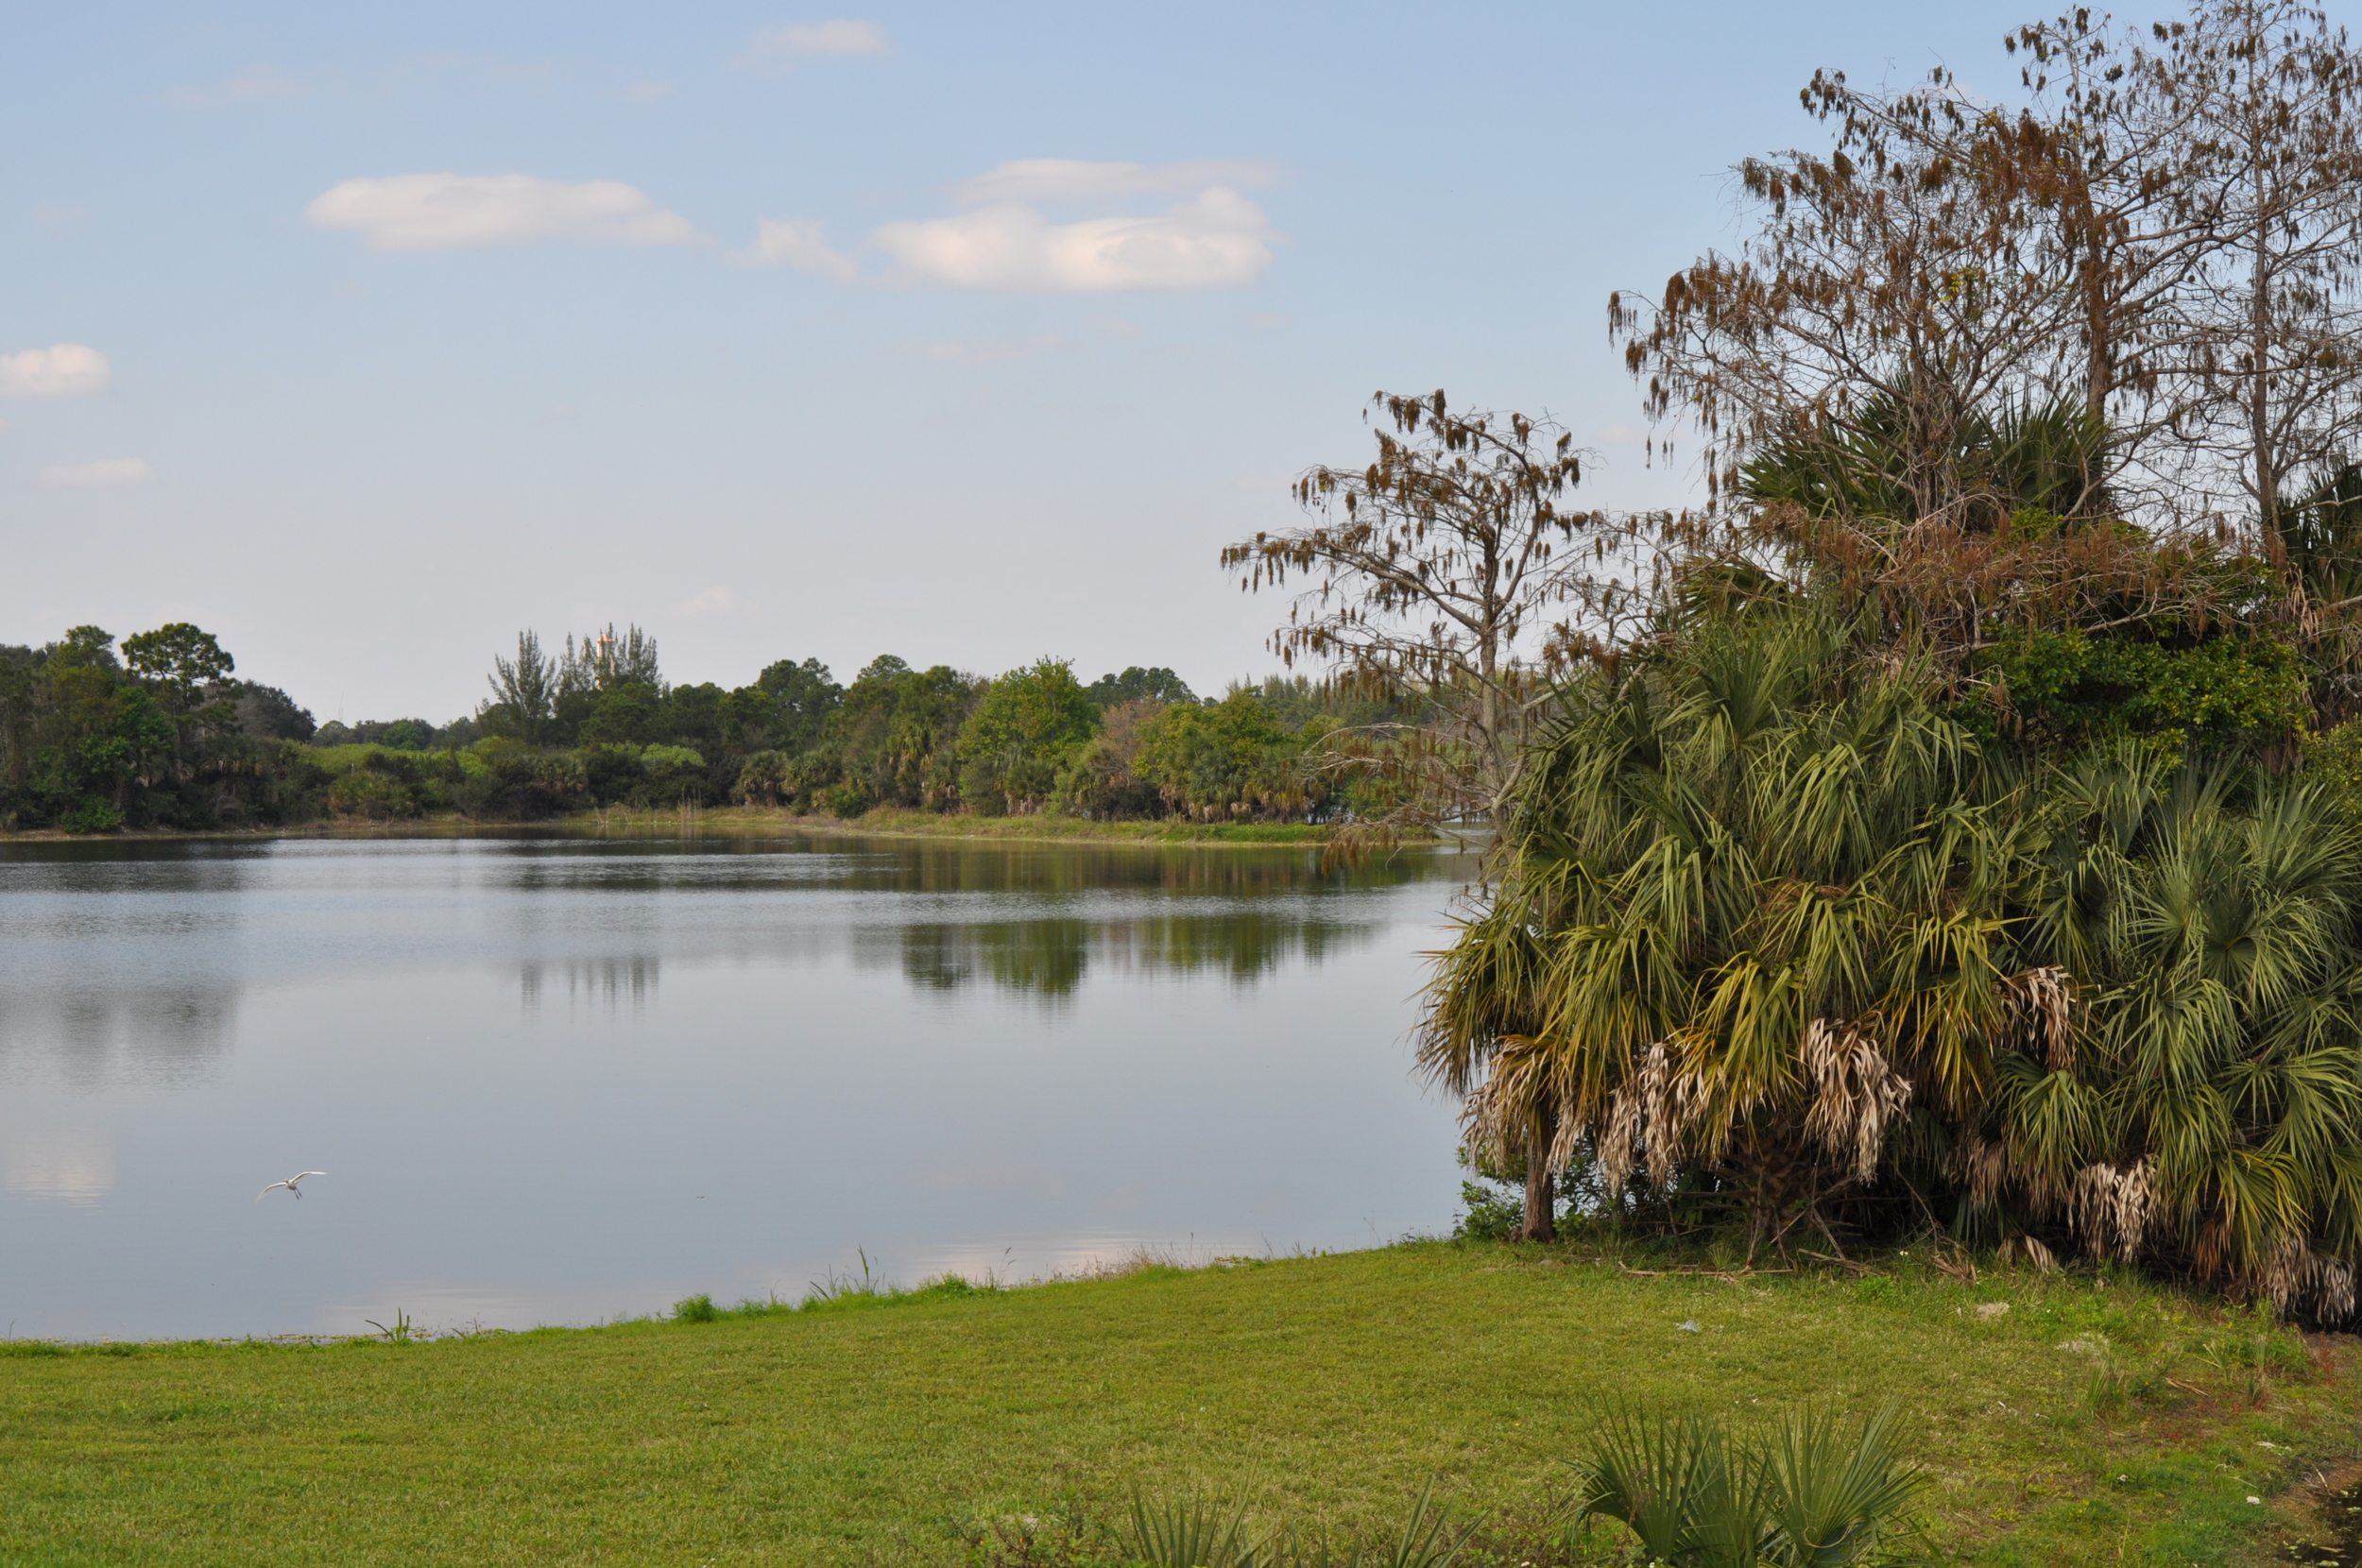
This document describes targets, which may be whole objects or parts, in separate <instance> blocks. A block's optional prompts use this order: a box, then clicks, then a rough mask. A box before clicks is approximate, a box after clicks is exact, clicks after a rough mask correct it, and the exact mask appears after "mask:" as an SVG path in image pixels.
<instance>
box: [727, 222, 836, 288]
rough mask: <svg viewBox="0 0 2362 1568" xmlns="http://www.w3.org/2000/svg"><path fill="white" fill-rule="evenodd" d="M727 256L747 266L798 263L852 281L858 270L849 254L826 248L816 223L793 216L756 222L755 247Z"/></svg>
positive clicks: (828, 276)
mask: <svg viewBox="0 0 2362 1568" xmlns="http://www.w3.org/2000/svg"><path fill="white" fill-rule="evenodd" d="M730 259H731V260H732V261H736V262H744V263H745V264H748V265H750V266H793V267H801V268H802V269H803V270H804V271H806V272H817V273H819V274H820V275H821V276H822V277H825V278H833V279H835V280H836V281H838V282H840V283H849V282H851V281H853V278H854V276H855V275H856V274H857V273H859V272H860V271H861V266H860V264H858V263H857V262H855V261H854V260H853V258H852V257H850V256H847V255H846V254H845V253H844V252H843V251H841V250H831V249H830V248H829V242H828V241H827V240H826V239H824V238H823V237H822V236H821V232H820V226H819V225H818V224H816V223H799V222H797V221H796V219H794V218H764V219H762V221H761V222H759V223H757V224H756V225H755V246H754V248H753V249H752V250H744V251H740V252H738V253H737V254H736V255H734V256H732V257H731V258H730Z"/></svg>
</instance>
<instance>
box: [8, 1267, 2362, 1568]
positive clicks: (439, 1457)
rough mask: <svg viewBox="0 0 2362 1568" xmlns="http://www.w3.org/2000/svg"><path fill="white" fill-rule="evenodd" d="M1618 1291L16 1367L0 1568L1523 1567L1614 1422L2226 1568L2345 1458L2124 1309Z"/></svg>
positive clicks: (1338, 1282) (651, 1325) (868, 1309)
mask: <svg viewBox="0 0 2362 1568" xmlns="http://www.w3.org/2000/svg"><path fill="white" fill-rule="evenodd" d="M1647 1261H1648V1260H1647V1259H1645V1258H1642V1257H1640V1256H1638V1255H1637V1254H1628V1255H1627V1256H1625V1257H1623V1258H1617V1257H1611V1256H1598V1255H1593V1254H1589V1253H1582V1252H1578V1251H1573V1250H1568V1249H1554V1248H1533V1247H1519V1248H1511V1247H1500V1246H1490V1245H1467V1246H1463V1245H1457V1244H1452V1243H1442V1242H1425V1243H1409V1244H1403V1245H1399V1246H1395V1247H1392V1248H1385V1249H1379V1250H1376V1251H1372V1252H1366V1253H1336V1254H1328V1255H1324V1256H1318V1257H1309V1258H1299V1259H1286V1260H1277V1261H1254V1260H1226V1262H1225V1266H1223V1267H1208V1268H1201V1269H1194V1270H1190V1269H1180V1268H1174V1267H1171V1266H1164V1265H1156V1264H1154V1263H1150V1264H1146V1265H1145V1266H1141V1267H1136V1268H1131V1269H1128V1270H1109V1271H1107V1272H1105V1273H1104V1274H1102V1275H1101V1276H1100V1277H1096V1278H1086V1279H1080V1280H1071V1281H1065V1282H1053V1283H1047V1284H1042V1285H1038V1286H1024V1287H1014V1288H1012V1287H1005V1286H1002V1285H1000V1284H998V1283H994V1282H986V1283H983V1284H978V1283H974V1282H967V1281H959V1282H950V1281H936V1282H933V1283H932V1284H929V1285H923V1286H920V1287H914V1288H912V1289H908V1290H902V1291H895V1290H891V1289H886V1288H881V1287H866V1288H858V1287H849V1286H848V1287H841V1288H837V1289H835V1290H833V1291H832V1292H831V1291H824V1292H822V1293H820V1294H819V1295H817V1296H815V1297H814V1298H813V1299H809V1300H808V1301H806V1302H804V1303H799V1304H792V1305H791V1304H780V1303H767V1302H766V1303H750V1304H744V1305H742V1306H741V1307H737V1308H725V1307H720V1306H714V1305H712V1304H710V1303H707V1304H705V1305H704V1306H698V1305H697V1303H698V1301H699V1298H694V1297H693V1298H691V1299H690V1302H689V1303H688V1304H684V1305H685V1306H686V1307H688V1310H687V1311H685V1312H683V1311H676V1314H675V1315H674V1316H672V1317H671V1318H667V1319H661V1320H642V1321H631V1322H623V1323H617V1324H613V1325H609V1326H606V1327H599V1328H583V1329H539V1330H534V1331H530V1332H524V1333H516V1334H507V1333H483V1334H472V1335H465V1336H452V1337H445V1338H426V1339H414V1340H412V1341H411V1342H404V1343H393V1342H388V1341H387V1340H385V1339H382V1338H369V1339H349V1340H338V1341H329V1342H317V1343H300V1344H273V1343H268V1342H254V1343H237V1344H226V1343H218V1342H191V1343H163V1344H150V1345H128V1346H126V1345H64V1346H60V1345H54V1344H50V1345H43V1346H40V1347H36V1346H32V1345H26V1344H25V1343H23V1342H21V1341H20V1342H15V1343H12V1344H9V1345H6V1346H0V1560H6V1561H9V1562H11V1563H18V1562H23V1563H36V1564H64V1563H77V1564H78V1563H96V1562H107V1563H144V1562H167V1561H169V1562H174V1563H192V1564H209V1563H224V1564H227V1563H232V1562H235V1563H242V1564H245V1563H254V1564H262V1563H296V1562H318V1561H329V1560H334V1561H345V1562H476V1561H486V1560H499V1561H504V1562H521V1563H542V1562H583V1561H614V1562H642V1561H657V1560H688V1561H697V1562H705V1561H711V1562H714V1563H716V1564H726V1563H754V1562H796V1563H823V1564H846V1565H854V1564H873V1563H904V1562H907V1563H916V1564H944V1565H950V1564H961V1563H987V1562H995V1561H999V1562H1017V1561H1028V1560H1030V1561H1034V1562H1044V1563H1046V1562H1053V1561H1061V1562H1070V1563H1089V1562H1093V1561H1098V1560H1104V1558H1103V1557H1094V1556H1093V1555H1092V1554H1093V1553H1094V1552H1104V1548H1105V1547H1106V1546H1107V1545H1108V1543H1109V1542H1111V1540H1112V1537H1111V1536H1109V1534H1108V1533H1107V1532H1108V1529H1109V1527H1110V1525H1111V1524H1112V1522H1114V1521H1117V1520H1118V1519H1120V1518H1121V1516H1122V1514H1123V1510H1124V1508H1126V1506H1127V1500H1128V1498H1129V1497H1130V1495H1131V1493H1132V1490H1133V1489H1134V1488H1136V1487H1138V1488H1140V1489H1143V1490H1145V1491H1149V1492H1151V1493H1153V1494H1162V1495H1168V1496H1171V1495H1179V1494H1184V1493H1190V1492H1195V1491H1201V1490H1202V1491H1204V1492H1206V1493H1207V1494H1209V1495H1212V1494H1220V1495H1224V1496H1232V1495H1243V1496H1245V1497H1247V1498H1248V1499H1249V1501H1250V1506H1251V1508H1252V1509H1253V1512H1254V1514H1255V1517H1256V1518H1257V1520H1258V1522H1260V1523H1263V1524H1275V1523H1280V1522H1285V1523H1288V1524H1290V1525H1295V1526H1299V1527H1302V1528H1304V1529H1305V1530H1306V1531H1308V1533H1326V1534H1329V1535H1331V1536H1333V1537H1334V1538H1335V1539H1337V1540H1339V1541H1341V1542H1342V1541H1347V1540H1355V1539H1367V1540H1377V1539H1379V1538H1382V1537H1384V1536H1385V1535H1386V1534H1388V1532H1390V1531H1391V1530H1392V1529H1394V1528H1395V1527H1396V1526H1397V1525H1398V1524H1399V1520H1400V1518H1401V1517H1402V1514H1403V1510H1404V1509H1405V1508H1408V1506H1409V1505H1410V1503H1411V1501H1412V1499H1413V1498H1414V1497H1416V1496H1417V1495H1419V1493H1420V1492H1421V1491H1422V1489H1423V1488H1426V1487H1429V1486H1430V1485H1431V1486H1432V1487H1433V1489H1434V1491H1433V1495H1434V1496H1435V1498H1436V1499H1437V1500H1438V1501H1439V1502H1444V1503H1448V1504H1450V1505H1452V1506H1453V1507H1454V1508H1457V1509H1460V1510H1463V1511H1467V1512H1474V1511H1478V1510H1481V1511H1483V1512H1485V1513H1486V1515H1487V1521H1488V1522H1487V1524H1486V1525H1485V1526H1484V1529H1483V1531H1482V1533H1481V1536H1480V1539H1479V1545H1480V1546H1481V1548H1482V1551H1481V1555H1480V1556H1478V1557H1477V1558H1475V1559H1472V1560H1474V1561H1478V1562H1491V1563H1498V1564H1507V1563H1514V1562H1521V1561H1526V1560H1533V1561H1535V1562H1537V1563H1538V1562H1540V1561H1542V1560H1544V1559H1540V1558H1535V1557H1534V1556H1533V1552H1534V1550H1535V1549H1536V1547H1537V1546H1538V1545H1539V1544H1541V1543H1543V1542H1545V1541H1546V1539H1547V1538H1548V1536H1549V1532H1550V1530H1551V1529H1552V1527H1553V1517H1552V1516H1553V1509H1554V1508H1555V1507H1556V1506H1557V1505H1558V1504H1563V1502H1564V1500H1565V1496H1566V1486H1567V1482H1568V1477H1569V1474H1570V1472H1569V1469H1568V1461H1569V1460H1570V1459H1572V1458H1573V1457H1575V1456H1576V1455H1577V1453H1578V1452H1579V1450H1580V1449H1581V1447H1582V1445H1583V1441H1584V1440H1585V1438H1586V1435H1587V1434H1588V1432H1589V1431H1590V1430H1591V1427H1592V1423H1593V1422H1594V1420H1595V1419H1596V1411H1597V1409H1598V1405H1599V1401H1600V1400H1601V1399H1602V1398H1605V1397H1624V1398H1642V1399H1649V1400H1652V1401H1655V1402H1658V1403H1660V1404H1662V1405H1665V1406H1669V1407H1673V1408H1687V1409H1695V1410H1699V1411H1702V1412H1707V1413H1715V1412H1719V1413H1720V1415H1721V1416H1722V1417H1723V1418H1724V1419H1726V1420H1728V1421H1730V1422H1731V1423H1734V1424H1735V1425H1737V1426H1742V1427H1743V1426H1745V1425H1746V1424H1748V1423H1752V1422H1755V1421H1758V1420H1769V1419H1771V1418H1772V1416H1774V1415H1776V1414H1777V1413H1779V1412H1782V1411H1786V1410H1790V1409H1794V1408H1797V1407H1799V1406H1802V1405H1804V1404H1806V1403H1810V1402H1818V1403H1820V1404H1822V1405H1823V1406H1847V1407H1851V1408H1857V1409H1858V1408H1862V1407H1866V1406H1871V1405H1874V1404H1876V1403H1878V1402H1881V1401H1884V1400H1889V1399H1894V1400H1900V1401H1901V1402H1902V1403H1903V1404H1904V1406H1905V1407H1906V1409H1907V1410H1908V1413H1909V1415H1910V1418H1911V1421H1912V1430H1913V1433H1914V1444H1913V1446H1914V1450H1915V1453H1914V1457H1917V1458H1918V1459H1920V1460H1921V1461H1922V1462H1924V1463H1926V1465H1927V1466H1928V1467H1929V1469H1930V1471H1931V1473H1932V1474H1933V1476H1934V1482H1935V1484H1934V1486H1933V1487H1932V1488H1931V1489H1930V1491H1929V1492H1928V1493H1927V1494H1926V1497H1925V1499H1924V1503H1925V1508H1924V1512H1925V1516H1926V1518H1925V1522H1926V1528H1927V1530H1928V1532H1929V1535H1930V1538H1931V1539H1932V1540H1933V1541H1935V1542H1937V1544H1939V1545H1940V1546H1941V1547H1942V1548H1943V1550H1944V1551H1945V1552H1946V1553H1947V1554H1949V1557H1950V1559H1951V1560H1955V1561H1960V1562H1965V1563H1976V1564H1991V1565H2003V1564H2011V1565H2015V1564H2029V1565H2030V1564H2037V1563H2040V1564H2050V1563H2064V1562H2097V1561H2110V1562H2114V1561H2119V1560H2120V1561H2124V1562H2128V1563H2157V1564H2164V1563H2174V1564H2186V1563H2196V1564H2206V1565H2214V1564H2223V1565H2236V1564H2248V1563H2260V1562H2262V1561H2265V1560H2268V1558H2269V1555H2270V1553H2271V1552H2272V1550H2273V1547H2274V1542H2275V1541H2276V1540H2278V1539H2280V1538H2281V1537H2282V1536H2284V1535H2294V1534H2298V1533H2302V1531H2303V1529H2304V1527H2305V1525H2304V1522H2303V1521H2302V1518H2301V1516H2302V1512H2303V1508H2304V1505H2305V1502H2306V1499H2307V1496H2308V1493H2307V1491H2306V1483H2307V1482H2308V1479H2309V1478H2311V1477H2313V1476H2315V1475H2317V1474H2318V1475H2319V1476H2320V1477H2321V1478H2322V1480H2323V1484H2326V1480H2327V1477H2329V1476H2330V1475H2331V1474H2332V1473H2333V1472H2334V1471H2336V1469H2337V1467H2338V1466H2340V1465H2341V1464H2344V1463H2345V1462H2346V1461H2348V1460H2350V1459H2351V1458H2352V1457H2353V1453H2354V1446H2355V1439H2354V1435H2353V1434H2354V1431H2355V1428H2356V1422H2357V1416H2358V1415H2362V1391H2358V1390H2362V1382H2358V1381H2357V1378H2356V1375H2355V1374H2356V1373H2357V1372H2362V1353H2358V1352H2357V1346H2356V1343H2355V1341H2353V1339H2351V1338H2343V1337H2309V1338H2308V1337H2303V1336H2299V1335H2297V1334H2294V1333H2292V1332H2290V1331H2288V1330H2285V1329H2282V1328H2278V1327H2275V1326H2273V1325H2271V1324H2270V1323H2269V1322H2268V1321H2265V1320H2263V1319H2261V1318H2259V1317H2257V1316H2255V1315H2254V1314H2252V1313H2250V1312H2246V1311H2243V1310H2238V1309H2234V1308H2230V1307H2226V1306H2223V1305H2221V1304H2213V1303H2209V1302H2207V1301H2205V1300H2204V1299H2202V1298H2199V1297H2196V1296H2192V1295H2188V1294H2186V1293H2183V1292H2181V1291H2178V1290H2174V1289H2170V1288H2165V1287H2157V1286H2155V1285H2152V1284H2149V1283H2147V1282H2144V1281H2141V1280H2139V1279H2137V1278H2133V1277H2130V1276H2123V1275H2118V1274H2115V1273H2114V1272H2102V1273H2100V1274H2097V1275H2087V1276H2077V1275H2070V1274H2062V1273H2053V1274H2036V1273H2032V1272H2011V1271H2007V1270H2004V1271H1999V1272H1994V1271H1990V1270H1988V1271H1983V1272H1979V1273H1978V1274H1977V1275H1976V1276H1975V1277H1974V1278H1971V1277H1970V1276H1969V1275H1968V1274H1967V1272H1966V1271H1964V1270H1962V1271H1960V1272H1959V1273H1957V1274H1956V1273H1954V1272H1947V1271H1946V1270H1943V1269H1942V1268H1939V1267H1937V1266H1936V1265H1935V1263H1934V1261H1933V1260H1932V1259H1930V1258H1927V1257H1926V1256H1924V1255H1916V1256H1915V1255H1912V1254H1911V1253H1898V1254H1896V1255H1895V1256H1893V1257H1891V1258H1889V1259H1885V1260H1882V1261H1881V1262H1880V1263H1879V1264H1877V1265H1876V1266H1875V1267H1874V1268H1873V1269H1872V1270H1870V1271H1868V1272H1866V1273H1858V1274H1857V1272H1855V1271H1852V1270H1836V1269H1831V1270H1819V1271H1806V1272H1798V1273H1792V1274H1757V1275H1746V1274H1732V1273H1724V1272H1715V1271H1711V1270H1704V1271H1691V1270H1682V1269H1679V1268H1673V1269H1668V1268H1663V1267H1658V1268H1654V1269H1650V1268H1641V1267H1636V1265H1639V1264H1642V1263H1645V1262H1647ZM1996 1307H1998V1308H2004V1309H2005V1310H1994V1308H1996ZM1980 1308H1983V1309H1985V1310H1982V1311H1980V1310H1979V1309H1980ZM384 1316H385V1317H386V1318H387V1320H388V1321H399V1320H397V1319H395V1318H394V1317H393V1311H392V1308H391V1307H390V1306H389V1309H388V1311H387V1312H386V1313H385V1314H384ZM1691 1324H1694V1325H1695V1328H1694V1330H1693V1329H1691V1328H1688V1327H1686V1326H1685V1325H1691ZM2251 1497H2253V1498H2256V1499H2257V1501H2255V1502H2250V1501H2249V1498H2251ZM1029 1520H1030V1521H1031V1523H1025V1522H1026V1521H1029ZM1060 1553H1064V1554H1065V1555H1064V1556H1061V1555H1059V1554H1060ZM1554 1560H1563V1559H1554Z"/></svg>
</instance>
